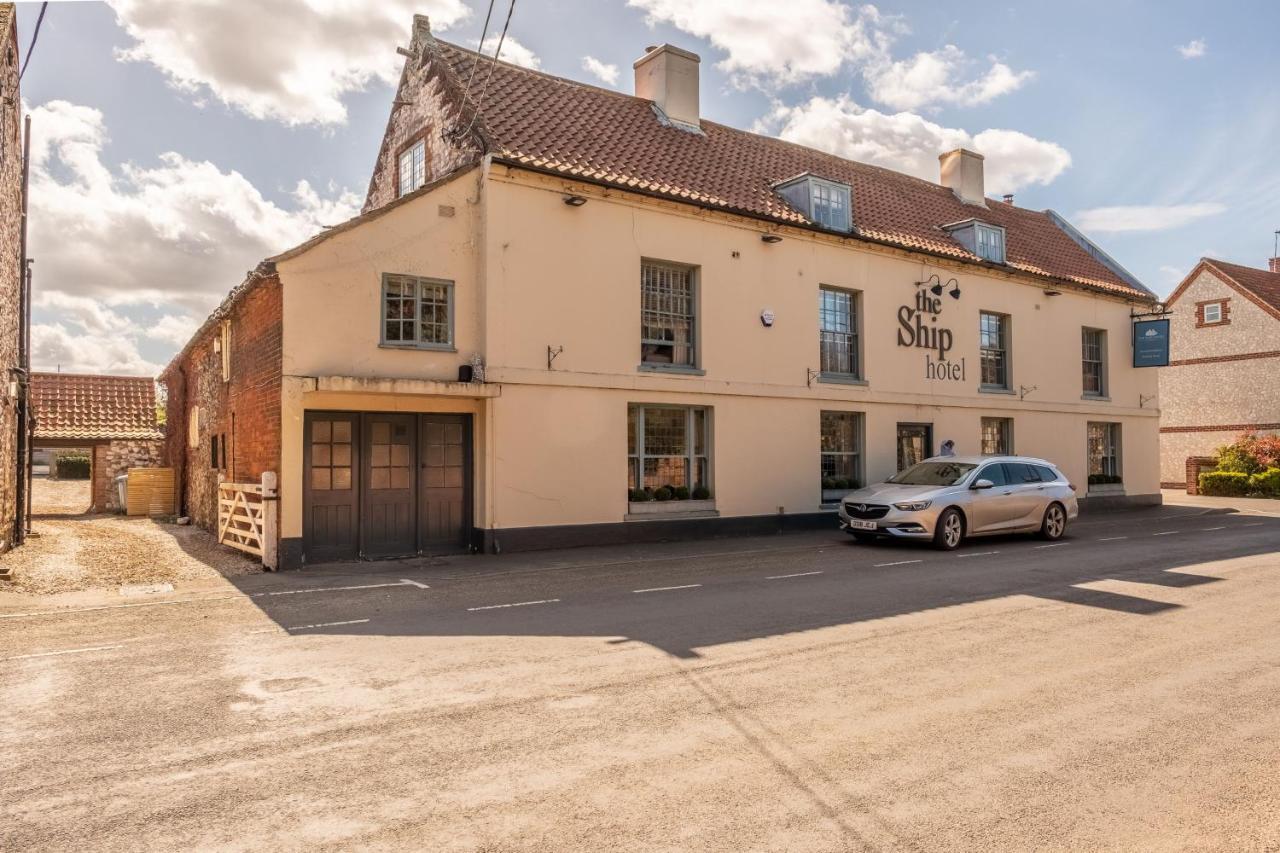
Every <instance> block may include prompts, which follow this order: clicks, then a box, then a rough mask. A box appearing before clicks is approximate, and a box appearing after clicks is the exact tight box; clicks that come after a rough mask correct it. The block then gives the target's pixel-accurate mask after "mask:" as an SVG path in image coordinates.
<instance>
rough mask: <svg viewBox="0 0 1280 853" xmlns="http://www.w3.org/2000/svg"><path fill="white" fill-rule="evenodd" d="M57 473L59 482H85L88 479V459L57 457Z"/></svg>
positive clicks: (84, 457)
mask: <svg viewBox="0 0 1280 853" xmlns="http://www.w3.org/2000/svg"><path fill="white" fill-rule="evenodd" d="M57 471H58V479H60V480H87V479H89V457H88V456H83V455H79V456H59V457H58V462H57Z"/></svg>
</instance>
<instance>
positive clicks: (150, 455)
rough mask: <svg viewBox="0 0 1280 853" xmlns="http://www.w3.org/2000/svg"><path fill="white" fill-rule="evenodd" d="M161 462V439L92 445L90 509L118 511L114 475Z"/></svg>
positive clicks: (117, 495)
mask: <svg viewBox="0 0 1280 853" xmlns="http://www.w3.org/2000/svg"><path fill="white" fill-rule="evenodd" d="M163 465H164V442H161V441H125V440H118V441H112V442H109V443H106V444H99V445H98V446H96V447H94V448H93V492H92V501H93V503H92V507H91V509H90V512H120V509H121V507H120V493H119V491H118V490H117V489H116V477H118V476H120V475H121V474H127V473H128V472H129V469H130V468H159V467H161V466H163Z"/></svg>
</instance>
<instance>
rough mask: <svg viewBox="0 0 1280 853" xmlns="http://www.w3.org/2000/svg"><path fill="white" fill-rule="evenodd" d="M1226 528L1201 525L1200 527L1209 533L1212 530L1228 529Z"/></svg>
mask: <svg viewBox="0 0 1280 853" xmlns="http://www.w3.org/2000/svg"><path fill="white" fill-rule="evenodd" d="M1226 529H1227V528H1226V527H1201V528H1200V530H1201V531H1202V532H1204V533H1208V532H1209V531H1210V530H1226Z"/></svg>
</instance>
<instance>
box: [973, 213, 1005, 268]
mask: <svg viewBox="0 0 1280 853" xmlns="http://www.w3.org/2000/svg"><path fill="white" fill-rule="evenodd" d="M974 237H975V240H976V245H977V251H976V252H974V254H976V255H977V256H978V257H980V258H982V259H983V260H984V261H991V262H992V263H995V264H1003V263H1004V229H1003V228H996V227H994V226H991V225H983V224H982V223H981V222H978V223H975V224H974Z"/></svg>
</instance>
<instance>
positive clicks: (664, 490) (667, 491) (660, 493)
mask: <svg viewBox="0 0 1280 853" xmlns="http://www.w3.org/2000/svg"><path fill="white" fill-rule="evenodd" d="M673 497H675V495H674V494H672V492H671V487H670V486H659V487H658V488H657V489H655V490H654V492H653V499H654V500H655V501H669V500H671V499H672V498H673Z"/></svg>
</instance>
